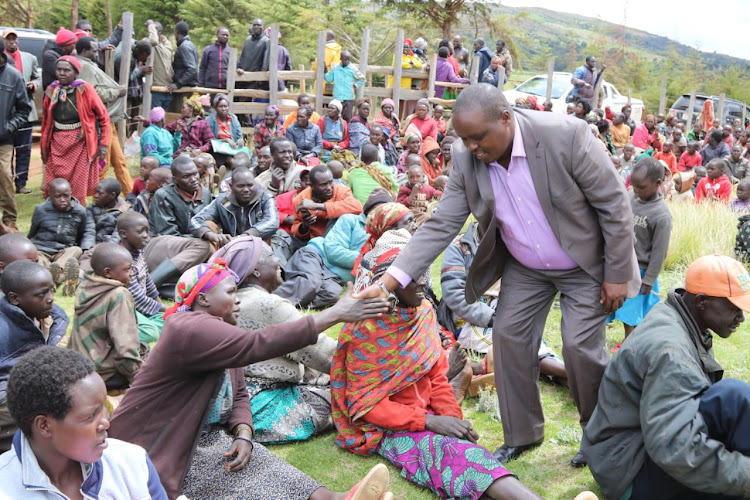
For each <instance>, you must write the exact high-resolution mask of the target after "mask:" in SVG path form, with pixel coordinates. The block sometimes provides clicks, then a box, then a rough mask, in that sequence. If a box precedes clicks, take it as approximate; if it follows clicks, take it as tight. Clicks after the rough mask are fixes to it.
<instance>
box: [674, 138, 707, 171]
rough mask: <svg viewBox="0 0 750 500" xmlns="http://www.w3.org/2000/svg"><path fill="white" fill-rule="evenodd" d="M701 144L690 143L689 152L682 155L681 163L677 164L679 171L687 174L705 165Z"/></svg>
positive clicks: (696, 142)
mask: <svg viewBox="0 0 750 500" xmlns="http://www.w3.org/2000/svg"><path fill="white" fill-rule="evenodd" d="M699 149H700V143H699V142H698V141H690V142H688V145H687V151H685V152H684V153H682V155H681V156H680V161H679V162H678V163H677V170H679V171H680V172H685V171H687V170H692V169H694V168H695V167H700V166H701V165H703V157H702V156H701V154H700V152H699V151H698V150H699Z"/></svg>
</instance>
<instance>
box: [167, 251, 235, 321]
mask: <svg viewBox="0 0 750 500" xmlns="http://www.w3.org/2000/svg"><path fill="white" fill-rule="evenodd" d="M225 278H232V279H233V280H234V282H235V283H239V278H238V277H237V275H236V274H235V273H234V271H232V270H231V269H229V268H228V267H227V263H226V261H225V260H224V259H221V258H217V259H215V260H214V262H213V263H212V264H199V265H197V266H195V267H191V268H190V269H188V270H187V271H185V272H184V273H183V274H182V276H180V280H179V281H178V282H177V286H176V287H175V293H174V305H173V306H172V307H170V308H169V309H167V310H166V311H165V312H164V319H167V317H169V316H171V315H172V314H174V313H176V312H185V311H189V310H190V309H191V307H192V306H193V302H194V301H195V298H196V297H197V296H198V294H199V293H205V292H208V291H209V290H211V289H212V288H213V287H215V286H216V285H218V284H219V283H221V282H222V281H223V280H224V279H225Z"/></svg>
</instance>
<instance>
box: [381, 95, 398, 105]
mask: <svg viewBox="0 0 750 500" xmlns="http://www.w3.org/2000/svg"><path fill="white" fill-rule="evenodd" d="M386 104H390V105H391V106H393V107H394V108H395V107H396V103H395V102H393V99H391V98H390V97H386V98H385V99H383V101H382V102H381V103H380V107H381V108H382V107H383V106H385V105H386Z"/></svg>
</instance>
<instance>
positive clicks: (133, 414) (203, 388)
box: [109, 248, 392, 500]
mask: <svg viewBox="0 0 750 500" xmlns="http://www.w3.org/2000/svg"><path fill="white" fill-rule="evenodd" d="M259 257H260V248H258V249H257V251H255V252H249V255H248V258H250V259H254V260H256V261H257V259H258V258H259ZM238 281H239V279H238V277H237V275H236V274H234V273H233V272H232V271H231V270H229V269H227V267H226V266H225V262H224V261H223V259H217V260H216V261H215V262H214V263H213V264H201V265H199V266H196V267H194V268H192V269H189V270H188V271H186V272H185V274H183V275H182V277H181V278H180V281H179V282H178V284H177V288H176V297H175V299H176V303H175V305H174V306H173V307H172V308H170V309H169V310H167V312H166V313H165V317H166V321H165V323H164V329H163V330H162V334H161V338H160V340H159V343H158V344H157V345H156V347H155V348H154V349H153V350H152V351H151V355H150V356H149V358H148V361H147V362H146V363H145V364H144V365H143V366H142V368H141V370H140V371H139V373H138V376H137V377H136V378H135V380H134V382H133V384H132V386H131V388H130V390H129V391H128V392H127V393H126V394H125V397H124V399H123V401H122V403H121V404H120V406H119V407H118V408H117V411H115V413H114V415H113V416H112V420H111V427H110V429H109V433H110V435H111V436H113V437H116V438H118V439H121V440H124V441H128V442H130V443H135V444H139V445H140V446H142V447H144V448H145V449H147V450H148V452H149V455H150V457H151V459H152V461H153V463H154V465H155V467H156V469H157V471H158V472H159V475H160V477H161V479H162V484H163V485H164V488H165V489H166V491H167V494H168V496H169V497H170V498H176V497H177V496H178V495H180V494H184V495H186V496H188V498H190V499H191V500H197V499H199V498H213V499H216V498H248V499H250V498H252V499H256V498H257V499H268V498H274V499H290V500H291V499H307V498H310V499H312V500H326V499H331V500H340V499H347V500H348V499H351V500H354V499H358V500H360V499H361V500H385V499H389V498H392V496H391V495H390V493H387V492H386V490H387V486H388V470H387V469H386V468H385V467H384V466H383V465H382V464H381V465H380V466H376V467H375V468H373V470H372V471H371V472H370V473H369V474H368V475H367V476H366V477H365V479H363V480H362V481H361V482H360V483H359V484H358V485H356V486H355V487H354V488H352V491H350V492H349V493H348V494H345V493H334V492H331V491H330V490H328V489H326V488H324V487H323V486H322V485H321V484H319V483H318V482H316V481H315V480H313V479H312V478H310V477H308V476H306V475H305V474H303V473H302V472H300V471H298V470H297V469H295V468H294V467H292V466H291V465H289V464H287V463H286V462H284V461H283V460H281V459H279V458H277V457H276V456H274V455H273V454H271V453H270V452H269V451H268V450H267V449H266V448H265V447H263V445H261V444H259V443H257V442H253V441H252V435H253V428H252V415H251V412H250V401H249V398H248V394H247V390H246V387H245V378H244V373H243V368H244V367H245V366H246V365H248V364H251V363H255V362H257V361H262V360H265V359H269V358H273V357H277V356H281V355H284V354H286V353H288V352H291V351H294V350H297V349H300V348H302V347H304V346H307V345H310V344H313V343H315V342H316V341H317V339H318V335H317V332H321V331H324V330H325V329H326V328H329V327H330V326H333V325H335V324H336V323H339V322H342V321H343V322H353V321H359V320H363V319H365V318H371V317H375V316H377V315H379V314H381V313H383V312H385V311H387V309H388V307H387V303H386V302H385V300H380V299H378V300H374V299H373V300H355V299H353V298H352V297H351V291H349V292H348V293H347V294H346V296H345V297H343V298H342V299H341V300H340V301H339V302H338V303H337V304H336V305H335V306H333V307H331V308H330V309H328V310H326V311H322V312H320V313H318V314H315V315H312V316H305V317H303V318H301V319H299V320H297V321H293V322H289V323H285V324H280V325H273V326H270V327H268V328H263V329H261V330H255V331H251V330H243V329H241V328H238V327H237V326H235V324H236V323H237V315H238V313H239V300H238V299H237V297H236V290H237V282H238ZM175 313H176V314H175Z"/></svg>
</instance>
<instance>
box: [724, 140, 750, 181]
mask: <svg viewBox="0 0 750 500" xmlns="http://www.w3.org/2000/svg"><path fill="white" fill-rule="evenodd" d="M724 173H725V174H727V177H729V180H730V181H732V184H737V183H738V182H739V181H741V180H742V179H744V178H746V177H750V162H748V161H747V159H746V158H743V157H742V144H739V143H737V144H735V145H734V146H732V153H731V154H730V155H729V156H725V157H724Z"/></svg>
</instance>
